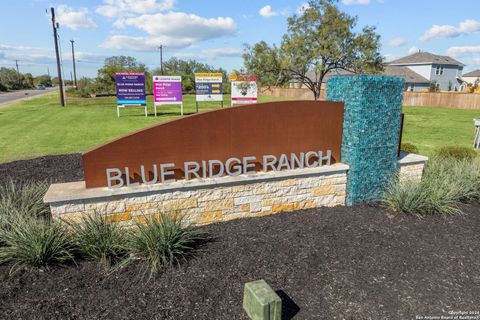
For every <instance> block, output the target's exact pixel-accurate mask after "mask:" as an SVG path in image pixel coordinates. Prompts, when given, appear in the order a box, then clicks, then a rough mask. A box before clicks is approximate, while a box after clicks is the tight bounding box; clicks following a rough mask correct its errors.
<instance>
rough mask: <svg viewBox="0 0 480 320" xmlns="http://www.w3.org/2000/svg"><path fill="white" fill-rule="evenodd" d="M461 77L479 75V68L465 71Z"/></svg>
mask: <svg viewBox="0 0 480 320" xmlns="http://www.w3.org/2000/svg"><path fill="white" fill-rule="evenodd" d="M462 77H480V69H477V70H474V71H471V72H467V73H465V74H464V75H463V76H462Z"/></svg>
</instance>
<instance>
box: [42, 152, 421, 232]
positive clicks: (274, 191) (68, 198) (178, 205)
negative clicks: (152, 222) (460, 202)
mask: <svg viewBox="0 0 480 320" xmlns="http://www.w3.org/2000/svg"><path fill="white" fill-rule="evenodd" d="M425 160H426V158H425V157H421V156H415V155H408V156H404V157H403V158H402V159H401V160H400V161H399V166H400V172H401V174H402V175H409V176H410V177H412V176H415V175H416V176H418V178H421V174H422V171H423V164H424V162H425ZM348 168H349V167H348V166H347V165H345V164H341V163H339V164H334V165H331V166H323V167H317V168H306V169H295V170H286V171H273V172H267V173H256V174H251V175H240V176H236V177H231V176H225V177H221V178H213V179H205V180H188V181H186V180H182V181H177V182H171V183H163V184H156V185H140V186H137V187H122V188H118V189H109V188H106V187H102V188H91V189H87V188H85V183H84V182H83V181H79V182H71V183H61V184H53V185H51V186H50V189H49V190H48V192H47V194H46V195H45V198H44V200H45V202H46V203H48V204H49V205H50V209H51V212H52V216H53V218H54V219H62V220H66V221H72V222H76V221H81V218H82V216H84V215H85V214H92V213H95V212H97V213H100V214H103V215H105V219H106V220H107V221H110V222H119V223H122V224H125V225H129V224H133V223H135V222H141V221H144V220H145V219H146V218H147V217H149V216H155V215H158V214H161V213H168V212H176V213H179V214H182V215H184V216H185V219H186V220H187V221H189V222H192V223H195V224H208V223H212V222H219V221H227V220H232V219H237V218H243V217H258V216H264V215H269V214H274V213H277V212H284V211H294V210H300V209H309V208H317V207H323V206H337V205H345V190H346V184H347V171H348Z"/></svg>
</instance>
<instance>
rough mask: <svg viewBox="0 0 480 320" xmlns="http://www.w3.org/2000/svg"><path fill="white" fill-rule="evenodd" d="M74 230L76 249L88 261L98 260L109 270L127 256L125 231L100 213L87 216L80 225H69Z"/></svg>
mask: <svg viewBox="0 0 480 320" xmlns="http://www.w3.org/2000/svg"><path fill="white" fill-rule="evenodd" d="M68 225H69V226H70V227H71V228H72V232H73V237H74V243H75V247H76V248H77V250H78V252H79V254H80V255H81V256H82V257H84V258H87V259H94V260H98V261H99V262H100V264H101V265H102V266H103V267H104V268H105V269H109V268H110V267H111V266H112V264H113V263H115V262H116V261H119V260H120V259H121V258H122V257H123V256H125V254H126V239H127V237H126V236H125V230H123V229H122V228H121V226H120V225H118V224H116V223H108V222H106V221H105V219H104V217H103V216H102V215H101V214H99V213H94V214H92V215H86V216H84V217H83V218H82V220H81V221H80V222H79V223H68Z"/></svg>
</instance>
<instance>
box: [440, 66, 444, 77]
mask: <svg viewBox="0 0 480 320" xmlns="http://www.w3.org/2000/svg"><path fill="white" fill-rule="evenodd" d="M440 75H443V66H441V67H440Z"/></svg>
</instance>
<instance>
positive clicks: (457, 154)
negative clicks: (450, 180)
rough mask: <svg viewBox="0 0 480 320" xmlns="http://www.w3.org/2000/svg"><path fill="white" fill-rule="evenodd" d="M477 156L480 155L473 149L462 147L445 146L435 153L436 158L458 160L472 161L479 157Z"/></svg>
mask: <svg viewBox="0 0 480 320" xmlns="http://www.w3.org/2000/svg"><path fill="white" fill-rule="evenodd" d="M477 155H478V153H477V152H476V151H475V150H474V149H473V148H469V147H461V146H445V147H442V148H440V149H438V150H437V151H436V152H435V156H436V157H439V158H454V159H458V160H463V159H467V160H472V159H473V158H475V157H477Z"/></svg>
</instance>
